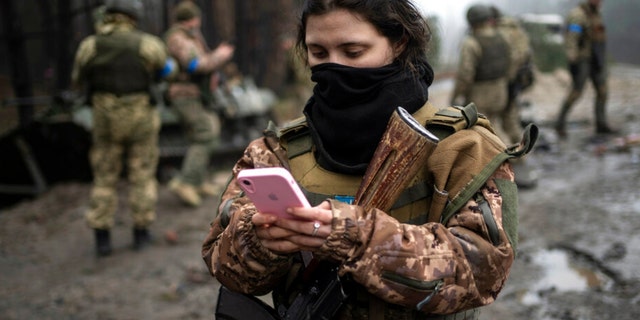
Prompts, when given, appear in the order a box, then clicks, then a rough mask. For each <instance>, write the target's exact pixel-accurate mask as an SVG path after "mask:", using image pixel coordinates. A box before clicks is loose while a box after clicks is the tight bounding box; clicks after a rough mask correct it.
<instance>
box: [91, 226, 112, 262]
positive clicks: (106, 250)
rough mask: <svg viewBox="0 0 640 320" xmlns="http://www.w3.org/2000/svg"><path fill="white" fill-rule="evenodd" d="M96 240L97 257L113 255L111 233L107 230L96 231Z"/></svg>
mask: <svg viewBox="0 0 640 320" xmlns="http://www.w3.org/2000/svg"><path fill="white" fill-rule="evenodd" d="M94 231H95V232H94V233H95V238H96V255H97V256H98V257H106V256H108V255H111V232H110V231H109V230H107V229H94Z"/></svg>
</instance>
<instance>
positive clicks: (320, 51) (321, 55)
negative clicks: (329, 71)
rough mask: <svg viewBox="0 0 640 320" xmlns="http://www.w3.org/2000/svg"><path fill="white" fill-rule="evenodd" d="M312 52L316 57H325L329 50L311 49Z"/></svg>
mask: <svg viewBox="0 0 640 320" xmlns="http://www.w3.org/2000/svg"><path fill="white" fill-rule="evenodd" d="M310 54H311V56H312V57H314V58H316V59H323V58H325V57H326V56H327V52H326V51H322V50H315V51H311V52H310Z"/></svg>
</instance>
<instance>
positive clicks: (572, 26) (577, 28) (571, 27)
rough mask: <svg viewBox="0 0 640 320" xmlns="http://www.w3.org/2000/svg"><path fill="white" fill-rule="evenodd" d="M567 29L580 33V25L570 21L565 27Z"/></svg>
mask: <svg viewBox="0 0 640 320" xmlns="http://www.w3.org/2000/svg"><path fill="white" fill-rule="evenodd" d="M567 30H568V31H569V32H574V33H582V26H581V25H579V24H575V23H572V24H570V25H569V27H568V28H567Z"/></svg>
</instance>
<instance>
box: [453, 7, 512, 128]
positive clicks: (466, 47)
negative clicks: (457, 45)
mask: <svg viewBox="0 0 640 320" xmlns="http://www.w3.org/2000/svg"><path fill="white" fill-rule="evenodd" d="M467 22H468V23H469V26H470V27H471V34H470V35H468V36H467V37H466V38H465V39H464V41H463V43H462V48H461V52H460V61H459V64H458V70H457V73H456V81H455V87H454V89H453V94H452V97H451V104H452V105H466V104H467V103H470V102H473V103H475V104H476V106H477V107H478V111H479V112H481V113H483V114H484V115H485V116H487V118H488V119H489V121H491V123H492V124H493V126H494V129H495V130H496V133H497V134H498V136H499V137H500V138H501V139H503V140H504V141H508V140H509V139H508V137H507V135H506V133H505V132H504V131H505V130H504V128H503V123H502V122H503V121H502V115H503V113H504V110H505V107H506V105H507V90H506V88H507V82H508V79H507V72H508V69H509V63H510V59H509V55H510V53H509V46H508V44H507V42H506V41H505V39H504V38H503V37H502V35H500V33H498V31H497V29H496V26H495V19H494V13H493V11H492V10H491V7H489V6H487V5H482V4H474V5H472V6H471V7H469V9H468V10H467Z"/></svg>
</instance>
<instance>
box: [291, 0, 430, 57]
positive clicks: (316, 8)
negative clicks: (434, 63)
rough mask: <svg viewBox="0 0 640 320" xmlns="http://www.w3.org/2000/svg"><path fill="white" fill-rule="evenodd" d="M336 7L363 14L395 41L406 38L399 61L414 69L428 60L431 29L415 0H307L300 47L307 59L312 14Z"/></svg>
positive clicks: (297, 44)
mask: <svg viewBox="0 0 640 320" xmlns="http://www.w3.org/2000/svg"><path fill="white" fill-rule="evenodd" d="M336 9H346V10H348V11H350V12H353V13H358V14H360V15H361V16H362V17H363V18H364V19H366V20H367V21H368V22H369V23H371V24H372V25H373V26H374V27H375V28H376V29H377V30H378V31H379V32H380V34H382V35H383V36H385V37H386V38H387V39H389V41H390V42H391V43H392V44H395V43H398V42H401V41H406V45H405V49H404V51H403V52H402V53H401V54H400V55H399V56H398V58H397V59H398V61H399V62H400V63H402V64H403V65H404V66H405V67H408V68H410V69H411V70H416V69H417V66H418V65H422V64H425V63H427V61H426V59H427V58H426V56H427V45H428V43H429V41H430V40H431V30H430V29H429V25H428V24H427V21H426V19H425V18H424V17H423V16H422V14H421V13H420V11H419V10H418V9H417V8H416V7H415V5H414V4H413V3H412V1H411V0H306V1H305V2H304V5H303V6H302V14H301V15H300V20H299V23H300V24H299V25H298V39H297V41H296V48H297V50H298V54H299V55H300V57H301V58H302V59H303V60H304V61H307V58H308V57H307V46H306V43H305V36H306V31H307V19H308V18H309V16H313V15H322V14H325V13H328V12H331V11H333V10H336Z"/></svg>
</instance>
